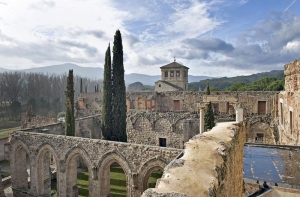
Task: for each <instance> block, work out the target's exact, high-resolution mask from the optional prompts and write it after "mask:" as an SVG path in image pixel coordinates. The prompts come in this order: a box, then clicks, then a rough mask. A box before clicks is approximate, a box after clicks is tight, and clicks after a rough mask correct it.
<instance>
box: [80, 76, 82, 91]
mask: <svg viewBox="0 0 300 197" xmlns="http://www.w3.org/2000/svg"><path fill="white" fill-rule="evenodd" d="M80 93H82V78H80Z"/></svg>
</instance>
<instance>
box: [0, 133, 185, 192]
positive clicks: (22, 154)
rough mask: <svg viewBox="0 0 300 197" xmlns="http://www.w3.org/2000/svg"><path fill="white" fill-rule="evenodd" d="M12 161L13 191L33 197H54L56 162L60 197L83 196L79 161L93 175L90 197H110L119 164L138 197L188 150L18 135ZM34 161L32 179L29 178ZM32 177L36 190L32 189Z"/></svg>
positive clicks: (129, 189) (11, 144) (14, 137)
mask: <svg viewBox="0 0 300 197" xmlns="http://www.w3.org/2000/svg"><path fill="white" fill-rule="evenodd" d="M5 150H6V151H7V152H6V155H10V157H9V158H8V159H9V160H10V166H11V177H12V179H11V180H12V188H13V190H18V192H21V193H23V194H24V196H25V194H26V195H28V196H49V195H50V194H49V193H50V192H51V189H50V185H51V179H49V173H50V172H49V166H50V156H51V158H53V159H54V161H55V162H54V164H53V165H54V166H55V167H56V171H57V191H58V193H59V196H66V197H68V196H74V194H75V193H76V191H77V182H76V180H77V161H78V158H81V159H83V160H84V162H85V164H86V166H87V168H88V172H89V178H88V180H89V186H88V187H89V196H95V197H96V196H101V197H106V196H107V195H108V194H109V180H110V179H109V171H110V166H111V164H113V163H115V162H117V163H118V164H119V165H120V166H121V167H122V168H123V170H124V172H125V175H126V184H127V196H131V197H138V196H141V193H142V192H143V191H144V190H145V189H147V188H146V186H147V182H148V179H147V178H149V174H151V172H152V171H153V170H154V169H157V168H159V169H163V168H164V167H165V166H166V165H167V164H168V163H169V162H170V161H172V160H173V159H174V158H175V157H176V156H177V155H178V154H179V153H180V152H181V151H182V150H180V149H174V148H162V147H157V146H149V145H140V144H130V143H122V142H112V141H105V140H96V139H87V138H78V137H69V136H61V135H50V134H40V133H28V132H24V131H16V132H13V133H12V134H11V135H10V137H9V144H7V145H6V147H5ZM26 160H28V164H29V169H30V174H29V175H28V174H27V167H26ZM28 176H30V187H29V188H28Z"/></svg>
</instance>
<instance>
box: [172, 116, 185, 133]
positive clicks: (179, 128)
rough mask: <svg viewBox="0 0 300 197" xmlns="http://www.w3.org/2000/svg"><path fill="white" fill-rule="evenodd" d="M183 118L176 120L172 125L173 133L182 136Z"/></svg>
mask: <svg viewBox="0 0 300 197" xmlns="http://www.w3.org/2000/svg"><path fill="white" fill-rule="evenodd" d="M184 120H185V119H184V118H180V119H178V120H177V121H176V122H175V124H174V133H177V134H183V131H184V125H183V123H184Z"/></svg>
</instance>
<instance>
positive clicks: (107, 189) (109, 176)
mask: <svg viewBox="0 0 300 197" xmlns="http://www.w3.org/2000/svg"><path fill="white" fill-rule="evenodd" d="M100 162H101V164H100V165H99V166H100V167H99V177H100V196H116V197H126V196H131V193H130V186H131V184H130V183H132V181H131V179H130V167H129V165H128V164H127V163H126V161H125V160H124V159H123V158H122V156H120V155H119V154H117V153H109V154H107V155H105V156H104V157H103V158H102V159H101V160H100Z"/></svg>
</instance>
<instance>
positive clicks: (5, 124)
mask: <svg viewBox="0 0 300 197" xmlns="http://www.w3.org/2000/svg"><path fill="white" fill-rule="evenodd" d="M20 126H21V121H17V122H16V121H9V120H5V121H0V132H1V131H2V130H3V129H11V128H14V127H20Z"/></svg>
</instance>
